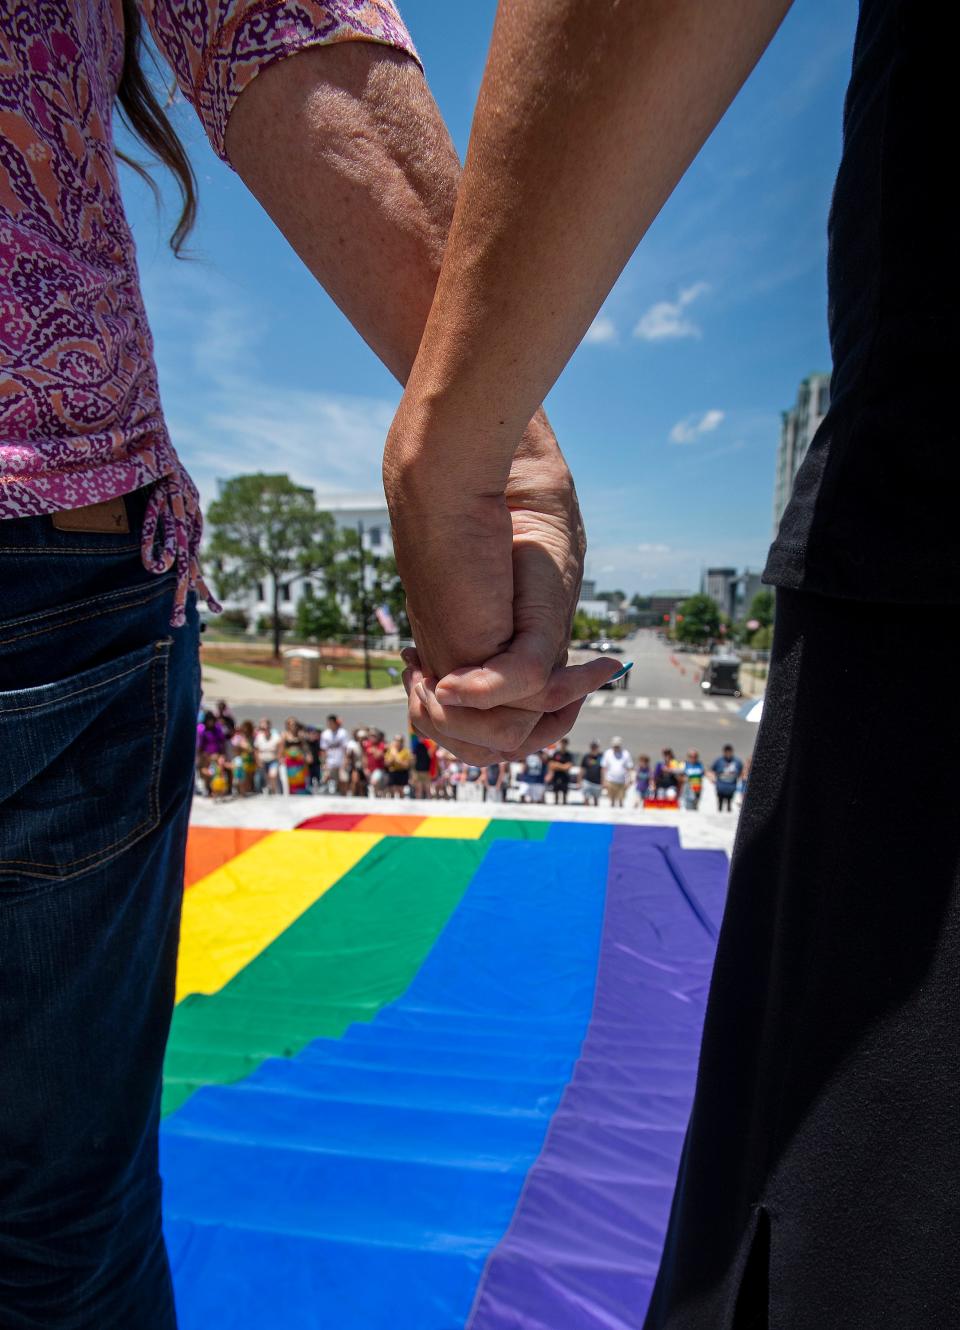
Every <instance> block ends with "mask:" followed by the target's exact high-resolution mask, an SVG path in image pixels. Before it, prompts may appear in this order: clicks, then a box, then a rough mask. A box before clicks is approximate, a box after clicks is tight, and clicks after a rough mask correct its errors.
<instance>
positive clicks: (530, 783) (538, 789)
mask: <svg viewBox="0 0 960 1330" xmlns="http://www.w3.org/2000/svg"><path fill="white" fill-rule="evenodd" d="M546 789H547V755H546V752H544V750H543V749H541V750H540V751H538V752H536V753H528V754H527V756H526V757H525V758H524V760H523V766H522V767H521V770H520V802H521V803H524V804H542V803H544V802H545V798H546Z"/></svg>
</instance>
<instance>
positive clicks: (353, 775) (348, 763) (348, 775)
mask: <svg viewBox="0 0 960 1330" xmlns="http://www.w3.org/2000/svg"><path fill="white" fill-rule="evenodd" d="M340 788H341V790H342V792H343V793H344V794H345V795H349V796H350V797H351V798H353V799H366V797H367V793H368V788H369V787H368V785H367V773H366V771H365V770H364V766H363V750H362V749H361V751H360V753H359V754H358V753H357V751H356V748H355V747H354V746H353V745H352V744H350V745H348V747H347V755H346V757H345V758H344V763H343V768H342V771H341V781H340Z"/></svg>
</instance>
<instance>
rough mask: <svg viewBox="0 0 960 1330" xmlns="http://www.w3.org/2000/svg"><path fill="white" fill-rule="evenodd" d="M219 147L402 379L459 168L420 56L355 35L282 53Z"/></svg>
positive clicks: (419, 328)
mask: <svg viewBox="0 0 960 1330" xmlns="http://www.w3.org/2000/svg"><path fill="white" fill-rule="evenodd" d="M226 146H227V153H228V155H229V157H230V160H231V162H232V164H233V165H234V166H235V167H236V169H237V171H238V173H239V174H240V176H241V178H242V179H243V180H244V182H245V183H246V185H247V186H248V188H249V189H250V190H251V192H252V193H253V194H254V195H255V196H256V197H257V199H259V201H260V203H261V204H262V205H263V207H264V208H265V209H266V211H267V212H268V213H269V214H270V216H271V217H272V219H273V220H274V221H275V222H276V224H277V226H278V227H279V228H280V230H281V231H282V232H283V234H284V235H285V236H286V237H287V239H288V240H289V242H290V244H291V245H292V246H293V248H294V249H295V250H296V251H297V253H298V254H299V255H300V257H301V258H302V259H303V261H304V263H305V264H306V265H307V267H308V268H309V269H310V271H311V272H312V273H313V275H314V276H315V277H316V278H317V280H318V281H319V282H320V283H321V284H322V285H323V286H324V287H325V288H326V290H327V291H328V292H329V294H330V295H331V296H332V298H333V299H334V300H335V301H336V303H337V304H338V305H339V307H340V308H341V309H342V310H343V312H344V314H346V316H347V318H348V319H349V320H350V322H351V323H352V324H353V325H354V327H355V328H356V329H357V331H358V332H359V333H360V335H361V336H362V337H363V338H364V339H365V341H367V342H368V343H369V345H370V346H371V347H372V348H373V350H374V351H375V352H376V354H377V355H378V356H379V357H380V359H381V360H382V361H383V362H384V363H385V364H386V365H387V366H388V368H389V369H390V370H391V371H392V372H393V373H394V374H395V375H396V377H397V378H398V379H399V380H400V381H401V382H404V381H405V380H406V378H407V375H408V374H409V371H410V366H411V365H412V364H413V359H414V356H415V355H416V352H417V347H418V345H419V343H420V337H421V334H422V332H423V327H424V323H425V321H426V317H427V312H428V311H429V309H430V304H431V301H432V299H433V294H434V289H435V286H436V281H437V274H438V272H439V270H440V261H441V258H442V256H443V248H444V245H445V243H446V238H447V231H448V228H449V225H450V219H451V217H452V215H453V205H454V200H455V197H456V190H457V181H458V179H459V175H460V163H459V161H458V160H457V155H456V152H455V151H454V148H453V144H452V143H451V142H450V137H449V135H448V133H447V130H446V126H445V125H444V123H443V120H442V119H441V116H440V112H439V111H438V109H437V106H436V103H435V102H434V100H433V98H432V96H431V95H430V91H429V89H428V88H427V85H426V83H425V81H424V78H423V75H422V73H421V71H420V69H419V67H418V66H417V64H416V62H415V61H414V60H413V59H411V58H410V57H409V56H407V55H405V54H404V53H402V52H400V51H394V50H391V49H389V48H385V47H383V46H378V45H375V44H373V43H370V42H361V41H355V42H341V43H338V44H336V45H333V46H321V47H316V48H313V49H310V50H307V51H304V52H302V53H301V54H299V55H295V56H291V57H290V58H289V59H286V60H281V61H279V62H278V63H277V64H274V65H271V66H269V67H268V68H267V69H265V70H263V71H262V72H261V73H260V74H259V75H258V76H257V78H256V79H254V80H253V82H252V83H251V84H250V85H249V86H248V87H247V88H246V89H245V90H244V91H243V93H241V95H240V97H239V99H238V101H237V104H236V106H235V107H234V110H233V113H232V115H231V117H230V121H229V124H228V126H227V138H226ZM532 414H533V413H532V412H531V415H532Z"/></svg>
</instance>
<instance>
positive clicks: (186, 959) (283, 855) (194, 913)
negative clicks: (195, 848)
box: [176, 831, 382, 1002]
mask: <svg viewBox="0 0 960 1330" xmlns="http://www.w3.org/2000/svg"><path fill="white" fill-rule="evenodd" d="M381 839H382V837H380V836H365V835H363V834H359V833H355V834H353V835H350V836H342V835H339V834H338V833H337V832H335V831H277V832H274V833H273V834H272V835H270V836H267V837H265V838H264V839H263V840H261V841H258V842H257V844H256V845H253V846H251V847H250V849H249V850H245V851H244V852H243V853H242V854H238V855H237V857H236V858H235V859H231V860H230V861H229V863H226V864H224V865H223V867H222V868H217V869H215V870H214V872H212V873H209V874H208V875H207V876H206V877H204V878H201V879H200V881H199V882H197V883H195V884H194V886H192V887H191V888H190V890H189V891H188V892H187V893H186V895H185V897H184V901H183V924H182V926H181V930H180V956H179V959H178V963H177V997H176V1000H177V1001H178V1002H179V1001H180V1000H181V998H184V997H186V996H187V994H188V993H216V992H218V991H219V990H220V989H221V988H223V986H224V984H226V983H228V982H229V981H230V980H231V979H232V978H233V977H234V975H235V974H238V973H239V972H240V971H241V970H242V969H243V968H244V966H245V965H249V964H250V962H251V961H252V960H253V959H254V957H255V956H259V955H260V953H261V952H262V951H263V950H264V948H265V947H268V946H269V945H270V943H271V942H273V940H274V939H275V938H277V937H279V936H280V934H281V933H282V932H283V931H284V929H286V928H289V927H290V925H291V924H292V923H293V922H294V920H296V919H298V918H299V917H300V915H301V914H303V912H304V911H305V910H308V909H309V908H310V906H311V905H312V904H313V903H314V901H316V900H319V899H320V897H321V896H322V895H323V893H324V892H325V891H329V889H330V888H331V887H332V886H333V884H334V883H335V882H337V881H339V879H340V878H341V877H343V875H344V874H345V873H349V871H350V869H351V868H353V867H354V865H355V864H357V863H358V862H359V861H360V860H361V859H362V858H363V856H364V855H365V854H367V853H368V851H369V850H371V849H372V848H373V846H374V845H376V844H377V842H378V841H379V840H381Z"/></svg>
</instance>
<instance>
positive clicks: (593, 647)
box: [587, 637, 623, 656]
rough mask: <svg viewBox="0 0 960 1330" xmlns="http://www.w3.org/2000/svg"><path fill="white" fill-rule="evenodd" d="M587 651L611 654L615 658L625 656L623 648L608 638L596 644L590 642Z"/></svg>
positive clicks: (603, 638) (600, 639)
mask: <svg viewBox="0 0 960 1330" xmlns="http://www.w3.org/2000/svg"><path fill="white" fill-rule="evenodd" d="M587 650H588V651H604V652H611V653H612V654H613V655H615V656H622V655H623V647H622V646H620V645H619V643H617V642H611V641H610V640H609V638H606V637H600V638H598V639H597V641H596V642H589V643H588V644H587Z"/></svg>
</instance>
